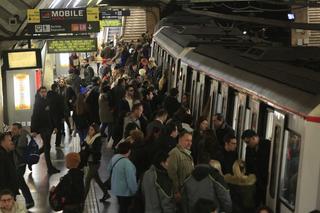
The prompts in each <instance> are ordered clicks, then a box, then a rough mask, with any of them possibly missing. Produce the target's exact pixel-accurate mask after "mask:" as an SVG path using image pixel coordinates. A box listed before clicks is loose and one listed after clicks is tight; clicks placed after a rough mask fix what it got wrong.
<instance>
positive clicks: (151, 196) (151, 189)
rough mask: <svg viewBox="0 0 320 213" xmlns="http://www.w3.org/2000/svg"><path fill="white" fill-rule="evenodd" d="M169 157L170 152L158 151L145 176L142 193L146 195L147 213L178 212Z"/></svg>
mask: <svg viewBox="0 0 320 213" xmlns="http://www.w3.org/2000/svg"><path fill="white" fill-rule="evenodd" d="M168 158H169V155H168V153H166V152H158V153H157V154H156V155H155V157H154V160H153V164H152V165H151V167H150V169H149V170H147V171H146V172H145V174H144V176H143V179H142V193H143V194H144V197H145V213H175V212H176V206H175V203H174V198H173V184H172V181H171V179H170V178H169V175H168V172H167V168H168Z"/></svg>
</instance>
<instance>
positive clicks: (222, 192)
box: [181, 155, 232, 213]
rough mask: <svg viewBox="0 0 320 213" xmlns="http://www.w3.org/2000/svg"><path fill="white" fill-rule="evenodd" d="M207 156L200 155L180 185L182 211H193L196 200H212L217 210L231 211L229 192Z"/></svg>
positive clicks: (191, 212)
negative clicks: (198, 161)
mask: <svg viewBox="0 0 320 213" xmlns="http://www.w3.org/2000/svg"><path fill="white" fill-rule="evenodd" d="M209 161H210V158H209V156H208V155H207V156H202V158H201V161H200V164H198V165H197V166H196V167H195V169H194V170H193V172H192V173H191V175H190V176H189V177H188V178H187V179H186V181H185V182H184V184H183V187H182V193H181V194H182V207H183V209H184V213H193V212H195V210H196V209H195V206H196V203H197V201H198V200H200V199H206V200H209V201H212V202H213V203H214V204H215V206H217V207H218V212H225V213H231V212H232V201H231V196H230V192H229V189H228V186H227V184H226V182H225V181H224V179H223V177H222V176H221V175H220V174H219V172H218V171H217V170H215V169H214V168H212V167H211V166H210V165H209Z"/></svg>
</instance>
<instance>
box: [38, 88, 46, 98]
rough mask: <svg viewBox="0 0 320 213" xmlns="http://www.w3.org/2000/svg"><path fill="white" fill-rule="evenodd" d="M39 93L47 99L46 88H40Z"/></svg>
mask: <svg viewBox="0 0 320 213" xmlns="http://www.w3.org/2000/svg"><path fill="white" fill-rule="evenodd" d="M38 93H39V96H40V97H41V98H46V97H47V88H46V87H45V86H42V87H40V88H39V89H38Z"/></svg>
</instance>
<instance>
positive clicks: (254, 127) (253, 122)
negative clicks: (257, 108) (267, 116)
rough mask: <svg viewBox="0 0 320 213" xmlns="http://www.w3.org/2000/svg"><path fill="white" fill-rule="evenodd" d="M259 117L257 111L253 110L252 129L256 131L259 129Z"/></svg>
mask: <svg viewBox="0 0 320 213" xmlns="http://www.w3.org/2000/svg"><path fill="white" fill-rule="evenodd" d="M257 117H258V116H257V113H256V112H253V113H252V118H251V129H252V130H254V131H257Z"/></svg>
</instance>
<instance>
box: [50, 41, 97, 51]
mask: <svg viewBox="0 0 320 213" xmlns="http://www.w3.org/2000/svg"><path fill="white" fill-rule="evenodd" d="M47 45H48V53H69V52H95V51H97V39H96V38H81V39H79V38H78V39H59V40H48V43H47Z"/></svg>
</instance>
